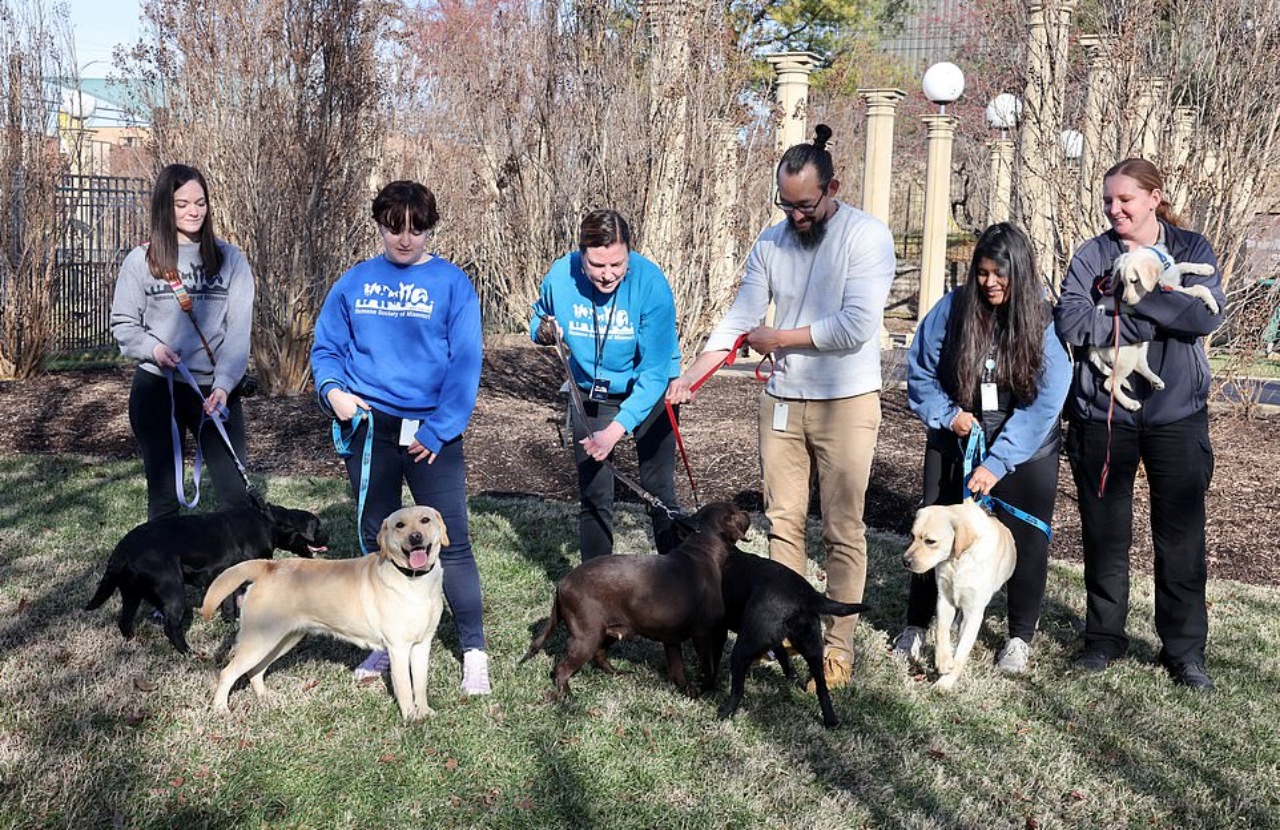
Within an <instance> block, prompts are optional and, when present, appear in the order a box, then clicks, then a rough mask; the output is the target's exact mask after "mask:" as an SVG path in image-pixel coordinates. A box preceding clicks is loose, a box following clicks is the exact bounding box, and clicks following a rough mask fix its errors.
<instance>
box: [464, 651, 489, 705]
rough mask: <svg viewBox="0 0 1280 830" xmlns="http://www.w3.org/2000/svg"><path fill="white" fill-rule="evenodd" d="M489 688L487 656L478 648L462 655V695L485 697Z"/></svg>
mask: <svg viewBox="0 0 1280 830" xmlns="http://www.w3.org/2000/svg"><path fill="white" fill-rule="evenodd" d="M490 691H491V689H490V688H489V655H487V654H485V653H484V652H483V651H481V650H480V649H478V648H473V649H471V650H469V651H466V652H463V654H462V693H463V694H467V695H487V694H489V692H490Z"/></svg>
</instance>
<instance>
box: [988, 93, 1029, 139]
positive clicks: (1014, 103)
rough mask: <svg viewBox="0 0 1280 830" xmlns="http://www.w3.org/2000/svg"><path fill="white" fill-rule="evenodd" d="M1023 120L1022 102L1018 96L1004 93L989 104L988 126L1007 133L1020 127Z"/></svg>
mask: <svg viewBox="0 0 1280 830" xmlns="http://www.w3.org/2000/svg"><path fill="white" fill-rule="evenodd" d="M1020 118H1022V101H1021V100H1019V98H1018V96H1016V95H1011V94H1009V93H1008V92H1002V93H1000V94H999V95H997V96H996V97H994V98H992V99H991V103H989V104H987V126H989V127H991V128H992V129H993V130H999V131H1000V132H1005V131H1007V130H1012V129H1013V128H1014V127H1016V126H1018V120H1019V119H1020Z"/></svg>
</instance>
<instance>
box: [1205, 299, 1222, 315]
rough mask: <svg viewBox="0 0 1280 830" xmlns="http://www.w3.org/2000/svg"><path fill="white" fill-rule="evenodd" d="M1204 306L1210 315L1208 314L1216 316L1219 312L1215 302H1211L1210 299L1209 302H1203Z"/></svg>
mask: <svg viewBox="0 0 1280 830" xmlns="http://www.w3.org/2000/svg"><path fill="white" fill-rule="evenodd" d="M1204 304H1205V306H1206V307H1207V308H1208V309H1209V313H1210V314H1217V313H1218V312H1219V311H1220V310H1221V309H1220V308H1219V307H1218V304H1217V302H1215V301H1214V300H1211V299H1210V300H1205V301H1204Z"/></svg>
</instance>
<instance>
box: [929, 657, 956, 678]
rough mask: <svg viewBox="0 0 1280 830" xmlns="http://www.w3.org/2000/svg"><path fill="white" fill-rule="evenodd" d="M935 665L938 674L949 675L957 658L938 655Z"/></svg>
mask: <svg viewBox="0 0 1280 830" xmlns="http://www.w3.org/2000/svg"><path fill="white" fill-rule="evenodd" d="M934 666H935V667H936V668H937V669H938V674H942V675H947V674H950V673H951V670H952V669H953V668H954V667H955V660H954V659H953V658H951V657H941V656H939V657H937V658H936V659H935V660H934Z"/></svg>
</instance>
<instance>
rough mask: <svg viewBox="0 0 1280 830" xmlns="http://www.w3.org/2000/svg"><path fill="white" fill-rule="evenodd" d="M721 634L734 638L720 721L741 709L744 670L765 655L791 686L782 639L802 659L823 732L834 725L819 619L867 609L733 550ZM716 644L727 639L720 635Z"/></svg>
mask: <svg viewBox="0 0 1280 830" xmlns="http://www.w3.org/2000/svg"><path fill="white" fill-rule="evenodd" d="M721 585H722V587H723V589H724V623H725V628H728V629H729V630H731V631H736V632H737V633H738V639H737V640H736V641H735V642H734V644H733V651H732V652H730V654H729V671H730V675H731V677H732V686H731V688H730V692H729V699H728V700H727V701H725V703H724V705H723V706H721V707H720V712H719V714H720V717H721V718H731V717H733V714H734V713H735V712H736V711H738V706H739V704H741V703H742V694H743V689H744V687H745V685H746V678H747V669H749V668H750V667H751V663H752V661H753V660H755V659H756V658H757V657H760V656H761V655H762V654H764V653H765V652H767V651H769V650H771V649H772V650H773V653H774V654H775V655H776V656H777V658H778V663H779V664H780V665H781V667H782V673H783V674H784V675H785V676H786V677H787V678H788V679H789V680H795V679H796V674H795V670H794V669H793V668H792V667H791V657H790V655H789V654H788V653H787V649H786V648H785V647H784V645H783V639H784V638H785V639H786V640H788V641H789V642H790V644H791V647H792V649H794V650H795V651H796V652H797V653H799V654H800V656H801V657H803V658H804V661H805V663H806V664H807V665H808V666H809V674H810V676H811V677H812V678H813V684H814V686H815V688H816V691H817V693H818V705H819V706H821V707H822V722H823V724H825V725H826V726H827V728H828V729H830V728H834V727H836V726H838V725H839V723H840V722H839V720H837V719H836V713H835V710H834V709H833V708H832V707H831V692H830V690H828V689H827V679H826V675H825V674H823V671H822V620H821V615H823V614H827V615H831V616H837V617H844V616H848V615H849V614H860V613H862V612H863V611H866V610H867V608H868V606H866V605H863V604H862V603H850V602H837V601H836V600H833V599H828V598H827V597H825V596H823V595H822V594H820V593H818V592H817V591H815V590H814V589H813V586H812V585H810V584H809V581H808V580H806V579H805V578H804V577H802V576H800V574H798V573H796V572H795V571H793V570H791V569H790V568H788V567H787V566H785V565H781V564H779V563H777V562H774V561H772V560H770V559H766V558H764V557H762V556H755V555H753V554H750V553H744V552H742V551H740V550H737V549H735V550H733V551H732V552H731V553H730V554H729V558H728V560H727V561H726V562H725V565H724V569H723V577H722V579H721ZM719 637H720V639H719V644H720V646H721V647H723V645H724V640H725V637H726V633H725V631H724V630H723V629H722V630H721V632H720V634H719Z"/></svg>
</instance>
